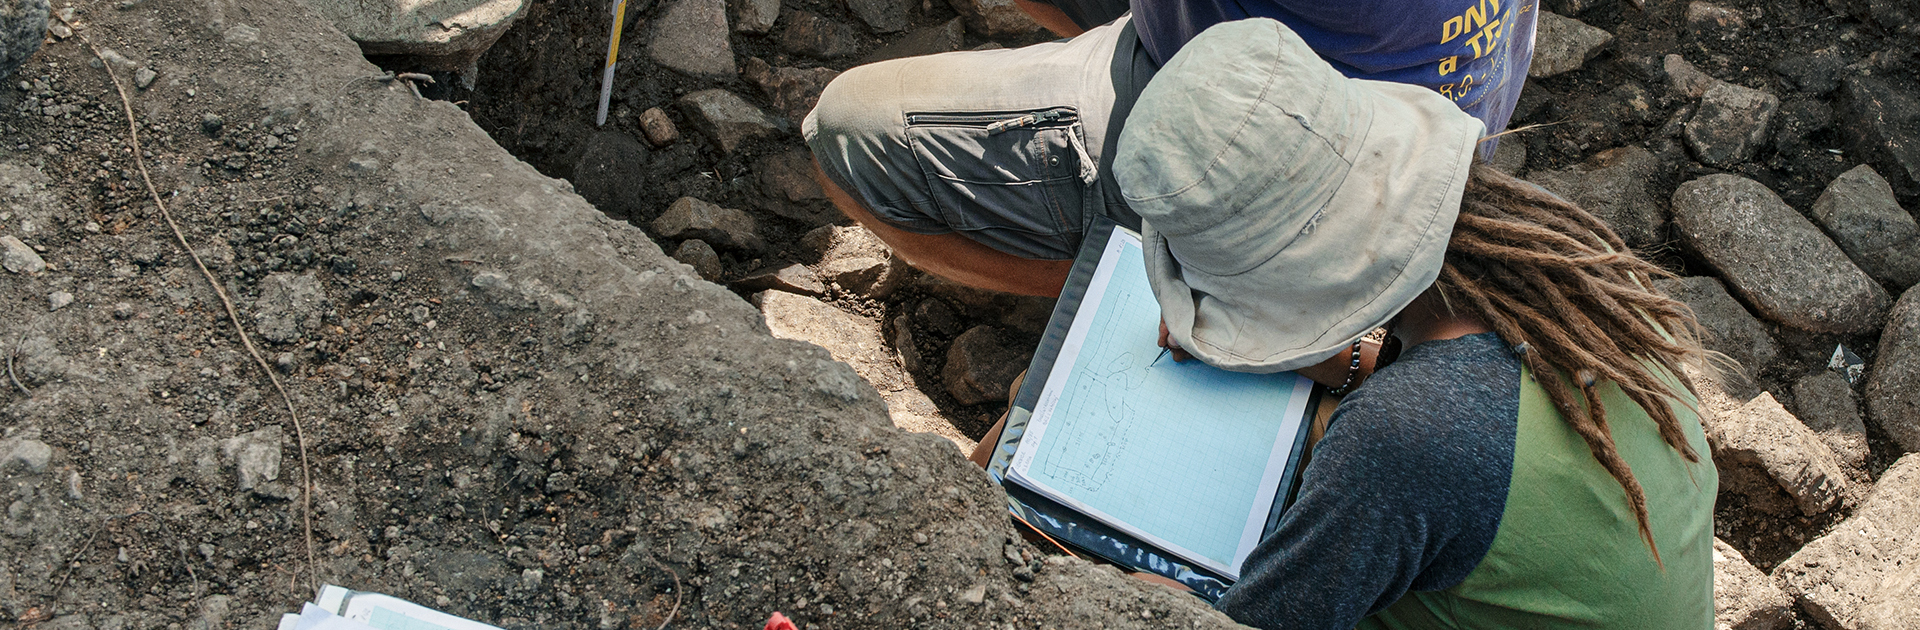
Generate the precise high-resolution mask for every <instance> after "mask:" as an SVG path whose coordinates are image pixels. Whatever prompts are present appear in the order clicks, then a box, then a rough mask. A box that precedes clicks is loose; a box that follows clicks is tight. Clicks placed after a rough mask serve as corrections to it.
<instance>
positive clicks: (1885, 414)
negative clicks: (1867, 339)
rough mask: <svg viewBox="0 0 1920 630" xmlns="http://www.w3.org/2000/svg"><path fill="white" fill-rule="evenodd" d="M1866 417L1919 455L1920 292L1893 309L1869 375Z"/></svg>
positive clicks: (1905, 296)
mask: <svg viewBox="0 0 1920 630" xmlns="http://www.w3.org/2000/svg"><path fill="white" fill-rule="evenodd" d="M1867 414H1868V415H1869V417H1871V418H1872V419H1873V421H1874V423H1875V424H1878V425H1880V430H1881V431H1885V432H1887V437H1890V438H1893V441H1894V443H1895V444H1899V445H1900V448H1902V449H1904V450H1906V451H1908V452H1913V451H1920V289H1907V292H1906V293H1904V294H1901V296H1900V302H1899V303H1897V304H1894V305H1893V314H1892V315H1891V316H1890V317H1888V319H1887V327H1886V329H1885V330H1883V331H1881V333H1880V349H1879V351H1878V352H1876V353H1874V358H1873V369H1872V370H1871V371H1870V372H1869V373H1868V374H1867Z"/></svg>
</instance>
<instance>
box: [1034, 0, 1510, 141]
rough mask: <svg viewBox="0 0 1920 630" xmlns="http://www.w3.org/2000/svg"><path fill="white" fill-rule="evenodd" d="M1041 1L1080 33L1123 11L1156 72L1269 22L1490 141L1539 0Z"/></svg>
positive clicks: (1500, 124) (1345, 68) (1347, 69)
mask: <svg viewBox="0 0 1920 630" xmlns="http://www.w3.org/2000/svg"><path fill="white" fill-rule="evenodd" d="M1039 1H1041V2H1045V3H1047V4H1052V5H1054V6H1056V7H1058V8H1060V9H1061V11H1062V12H1064V13H1066V14H1067V17H1069V18H1072V19H1073V21H1074V22H1076V23H1078V24H1079V25H1080V26H1081V27H1082V28H1091V27H1093V26H1098V25H1100V24H1105V23H1107V22H1109V21H1112V20H1113V19H1114V18H1117V17H1120V14H1121V13H1123V12H1125V11H1127V10H1128V9H1131V10H1132V11H1133V25H1134V28H1136V29H1138V30H1139V32H1140V43H1141V45H1143V46H1144V47H1146V49H1147V54H1148V56H1150V57H1152V58H1153V61H1154V63H1156V64H1161V65H1164V64H1166V62H1167V59H1169V58H1172V57H1173V54H1174V53H1176V52H1179V50H1180V47H1181V46H1185V45H1186V44H1187V41H1188V40H1191V39H1193V38H1194V36H1196V35H1199V34H1200V31H1204V30H1206V29H1207V27H1209V26H1213V25H1215V24H1219V23H1221V22H1231V21H1234V20H1242V19H1246V18H1254V17H1264V18H1272V19H1275V20H1278V21H1280V23H1282V24H1286V25H1287V27H1288V28H1291V29H1293V31H1294V32H1295V33H1299V34H1300V38H1301V39H1303V40H1305V41H1306V42H1307V45H1308V46H1311V47H1312V48H1313V50H1314V52H1317V53H1320V57H1321V58H1324V59H1326V60H1327V62H1328V63H1331V64H1333V67H1334V69H1336V70H1339V71H1340V72H1341V73H1342V74H1345V75H1347V76H1349V77H1353V78H1356V79H1374V80H1379V81H1393V82H1395V83H1407V84H1411V85H1419V86H1425V87H1427V88H1429V89H1432V90H1433V91H1435V92H1439V93H1440V95H1441V96H1445V97H1447V98H1450V99H1453V102H1454V104H1456V105H1459V106H1460V109H1462V110H1465V111H1466V112H1467V113H1468V114H1472V115H1473V116H1474V117H1475V118H1479V119H1480V121H1481V122H1484V123H1486V124H1487V133H1489V134H1492V133H1497V132H1499V131H1501V130H1503V129H1506V128H1507V121H1508V119H1510V118H1512V117H1513V106H1514V103H1516V102H1517V101H1519V100H1520V88H1521V87H1522V86H1523V85H1524V84H1525V83H1526V79H1527V66H1528V65H1529V62H1530V61H1532V59H1533V28H1534V22H1535V20H1536V18H1538V17H1539V13H1538V12H1539V0H1352V1H1349V2H1326V1H1324V0H1039ZM1123 2H1130V3H1131V6H1124V5H1122V3H1123ZM1491 144H1492V143H1487V145H1483V146H1482V147H1481V148H1482V150H1483V151H1490V150H1491V148H1492V147H1491V146H1488V145H1491Z"/></svg>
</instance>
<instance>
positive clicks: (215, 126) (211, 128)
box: [200, 114, 227, 137]
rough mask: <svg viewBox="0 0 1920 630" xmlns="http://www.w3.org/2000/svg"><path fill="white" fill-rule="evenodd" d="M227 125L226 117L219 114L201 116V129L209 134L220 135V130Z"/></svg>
mask: <svg viewBox="0 0 1920 630" xmlns="http://www.w3.org/2000/svg"><path fill="white" fill-rule="evenodd" d="M226 126H227V121H226V119H224V118H221V117H220V115H219V114H205V115H202V116H201V117H200V131H201V133H205V134H207V135H209V136H214V137H219V135H220V130H221V129H225V128H226Z"/></svg>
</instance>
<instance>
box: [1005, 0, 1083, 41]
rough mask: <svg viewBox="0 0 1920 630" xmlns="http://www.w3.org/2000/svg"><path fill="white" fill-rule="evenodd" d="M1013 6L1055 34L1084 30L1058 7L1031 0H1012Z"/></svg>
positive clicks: (1062, 34)
mask: <svg viewBox="0 0 1920 630" xmlns="http://www.w3.org/2000/svg"><path fill="white" fill-rule="evenodd" d="M1013 6H1016V7H1020V10H1021V11H1024V12H1026V14H1027V15H1028V16H1029V17H1032V18H1033V21H1035V22H1039V23H1040V25H1041V26H1045V27H1047V30H1049V31H1053V34H1055V35H1059V36H1061V37H1073V36H1076V35H1079V34H1081V33H1085V32H1086V31H1085V30H1084V29H1081V28H1080V25H1078V24H1074V23H1073V18H1069V17H1067V14H1066V13H1065V12H1063V11H1061V10H1060V7H1056V6H1053V5H1051V4H1044V3H1039V2H1032V1H1031V0H1013Z"/></svg>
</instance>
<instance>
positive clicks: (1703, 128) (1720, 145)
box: [1686, 82, 1780, 168]
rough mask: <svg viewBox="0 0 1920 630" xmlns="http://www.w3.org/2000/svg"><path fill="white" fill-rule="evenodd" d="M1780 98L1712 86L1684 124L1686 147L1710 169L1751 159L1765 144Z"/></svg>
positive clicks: (1727, 84) (1728, 86) (1745, 89)
mask: <svg viewBox="0 0 1920 630" xmlns="http://www.w3.org/2000/svg"><path fill="white" fill-rule="evenodd" d="M1779 109H1780V98H1779V97H1776V96H1774V95H1772V94H1768V93H1766V92H1762V91H1760V90H1755V89H1752V88H1745V87H1740V86H1738V85H1734V84H1732V83H1724V82H1722V83H1716V84H1714V85H1713V87H1710V88H1707V92H1706V94H1704V95H1702V96H1701V97H1700V108H1699V109H1697V110H1695V111H1694V114H1693V119H1692V120H1689V121H1687V127H1686V134H1687V148H1689V149H1692V150H1693V156H1694V157H1696V158H1699V160H1700V161H1701V162H1702V163H1705V164H1707V165H1710V166H1717V167H1721V168H1725V167H1728V166H1732V165H1734V164H1738V163H1740V162H1745V161H1747V160H1749V159H1752V158H1753V155H1754V153H1755V152H1757V151H1759V150H1760V147H1762V146H1765V145H1766V144H1767V132H1768V131H1770V130H1771V129H1772V125H1773V113H1774V112H1775V111H1778V110H1779Z"/></svg>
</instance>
